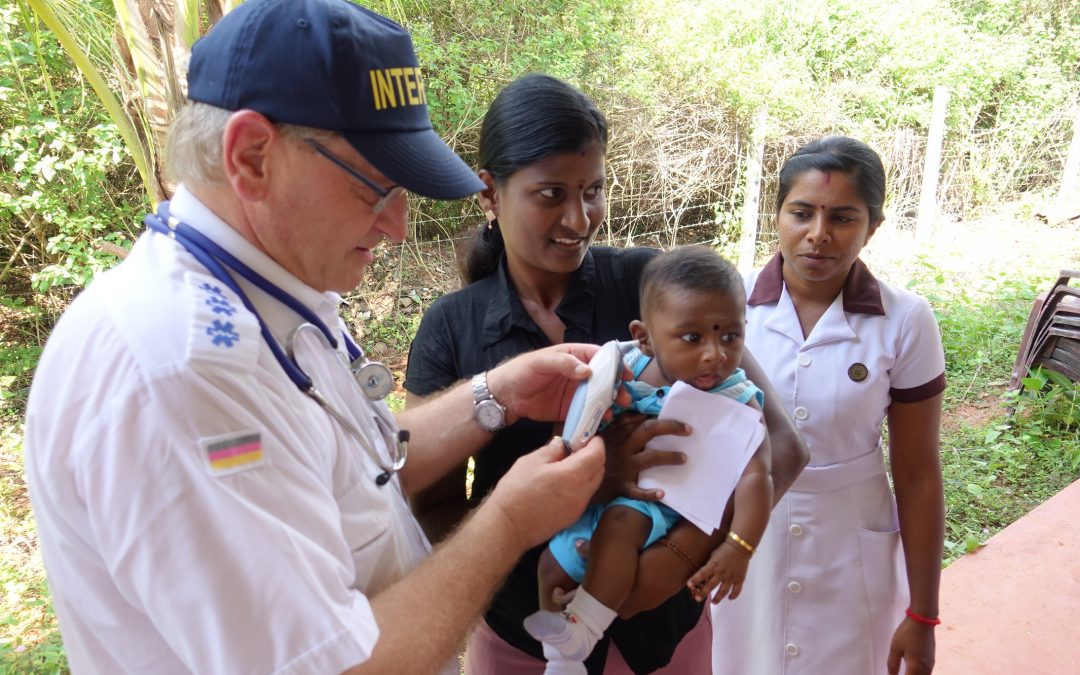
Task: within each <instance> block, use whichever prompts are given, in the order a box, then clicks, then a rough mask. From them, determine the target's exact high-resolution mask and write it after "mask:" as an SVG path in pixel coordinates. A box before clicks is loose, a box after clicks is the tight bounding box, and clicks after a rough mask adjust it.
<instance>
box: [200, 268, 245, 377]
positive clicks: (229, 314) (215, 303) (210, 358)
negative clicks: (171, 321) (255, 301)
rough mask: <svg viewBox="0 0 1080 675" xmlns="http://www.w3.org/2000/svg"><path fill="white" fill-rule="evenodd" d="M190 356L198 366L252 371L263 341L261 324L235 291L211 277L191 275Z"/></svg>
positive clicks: (207, 275)
mask: <svg viewBox="0 0 1080 675" xmlns="http://www.w3.org/2000/svg"><path fill="white" fill-rule="evenodd" d="M184 276H185V279H184V281H185V282H186V285H187V290H188V298H189V300H188V302H189V303H190V304H189V307H190V319H189V320H190V323H189V325H188V350H189V352H188V355H189V357H190V358H191V359H192V360H193V362H196V363H205V364H208V365H209V364H213V365H215V366H224V367H227V368H229V369H233V370H236V369H241V370H248V369H250V368H253V367H254V366H255V361H256V360H257V356H258V351H259V345H260V344H261V340H262V337H261V335H260V333H259V322H258V320H256V318H255V316H254V315H253V314H252V313H251V312H250V311H248V309H247V308H246V307H244V305H243V303H242V302H241V300H240V298H239V297H237V295H236V294H235V293H233V291H232V290H231V289H229V288H228V287H227V286H225V284H223V283H221V282H220V281H218V280H217V279H215V278H214V277H212V276H210V275H209V274H202V273H199V272H193V271H189V272H187V273H186V274H185V275H184Z"/></svg>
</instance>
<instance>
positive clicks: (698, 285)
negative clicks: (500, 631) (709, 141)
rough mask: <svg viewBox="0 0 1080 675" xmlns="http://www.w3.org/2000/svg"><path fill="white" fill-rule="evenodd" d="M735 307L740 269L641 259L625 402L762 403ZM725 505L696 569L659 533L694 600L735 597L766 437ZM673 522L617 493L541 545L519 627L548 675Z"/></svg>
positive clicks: (667, 512) (764, 516)
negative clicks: (715, 542) (534, 593)
mask: <svg viewBox="0 0 1080 675" xmlns="http://www.w3.org/2000/svg"><path fill="white" fill-rule="evenodd" d="M745 302H746V296H745V291H744V290H743V283H742V279H741V278H740V276H739V273H738V272H737V271H736V270H735V268H734V267H733V266H732V265H731V263H729V262H727V261H726V260H724V259H723V258H721V257H720V256H718V255H717V254H716V253H715V252H714V251H712V249H709V248H707V247H704V246H685V247H679V248H674V249H672V250H670V251H667V252H665V253H662V254H661V255H659V256H657V257H656V258H654V259H653V260H651V261H650V262H649V263H648V265H646V267H645V270H644V272H643V273H642V280H641V315H642V320H640V321H633V322H632V323H631V324H630V332H631V334H632V336H633V337H634V339H636V340H638V342H639V345H640V346H639V347H638V348H637V349H634V350H632V351H631V352H630V353H629V354H627V355H626V356H625V357H624V361H625V362H626V364H627V366H629V367H630V369H631V370H632V371H633V373H634V378H635V379H634V381H632V382H628V383H626V384H627V387H628V388H629V389H630V393H631V396H632V398H633V404H632V405H631V409H633V410H636V411H639V412H642V413H646V414H649V415H655V414H658V413H659V412H660V409H661V408H662V407H663V401H664V397H665V396H666V395H667V392H668V390H669V388H670V386H671V385H672V384H673V383H675V382H676V381H681V382H685V383H687V384H689V385H692V386H694V387H696V388H697V389H700V390H702V391H708V392H710V393H716V394H717V395H720V396H727V397H729V398H732V399H734V400H736V401H738V402H739V403H745V404H747V405H750V406H752V407H754V408H757V409H759V410H760V409H761V404H762V402H763V396H762V393H761V390H760V389H758V388H757V387H756V386H754V384H753V383H752V382H750V381H749V380H748V379H746V375H745V374H744V373H743V371H742V370H741V369H740V368H738V365H739V361H740V359H741V358H742V352H743V331H744V328H745V323H746V320H745V312H744V306H745ZM717 451H718V452H722V451H723V448H717ZM732 502H733V506H734V514H733V516H732V521H731V528H730V530H729V531H728V535H727V537H726V538H724V540H723V543H722V544H721V545H719V546H718V547H717V548H716V550H715V551H713V553H712V555H711V556H710V557H709V560H708V561H707V562H706V563H705V564H704V566H702V567H701V568H700V569H697V570H696V571H695V568H696V566H697V564H699V563H695V562H694V561H692V560H691V559H690V558H689V557H688V556H687V555H686V554H685V553H684V552H683V551H682V550H681V549H680V548H679V547H678V546H677V545H676V544H675V543H674V542H672V541H670V540H665V544H667V547H668V550H670V551H671V552H672V555H678V556H679V557H680V558H682V559H683V561H684V562H685V563H686V564H687V566H689V570H688V571H689V572H694V574H693V575H692V576H691V577H690V579H689V580H688V581H687V586H689V587H690V589H691V590H692V591H693V592H694V595H695V597H696V598H697V599H698V600H699V601H703V600H704V599H705V598H706V597H708V594H709V592H710V591H712V590H713V589H714V588H716V587H717V586H719V587H720V588H719V590H718V591H717V593H716V595H715V596H714V598H713V602H719V601H720V600H722V599H723V598H725V597H731V598H732V599H734V598H736V597H737V596H738V595H739V591H740V589H741V585H742V582H743V579H745V577H746V569H747V566H748V564H749V562H750V556H751V555H752V554H753V552H754V547H755V546H756V545H757V543H758V541H759V540H760V539H761V536H762V534H763V533H764V531H765V526H766V525H767V524H768V521H769V512H770V511H771V508H772V479H771V477H770V475H769V470H768V454H767V451H766V450H765V445H764V443H763V444H762V446H761V447H759V448H758V449H757V452H756V453H755V454H754V456H753V457H752V458H751V459H750V462H749V463H748V464H747V466H746V469H745V470H744V471H743V474H742V476H741V477H740V479H739V481H738V483H737V485H736V487H735V493H734V496H733V499H732ZM728 508H729V509H730V508H732V503H729V505H728ZM678 520H679V514H678V513H677V512H675V511H674V510H672V509H671V508H669V507H667V506H665V505H663V504H660V503H657V502H645V501H639V500H634V499H626V498H623V497H619V498H617V499H615V500H613V501H611V502H610V503H608V504H601V505H595V506H590V507H589V508H588V509H586V511H585V513H584V514H583V515H582V517H581V519H580V520H579V521H578V522H577V523H576V524H574V525H572V526H571V527H569V528H567V529H566V530H564V531H563V532H561V533H559V534H558V535H556V536H555V538H553V539H552V540H551V542H550V543H549V545H548V548H547V550H545V551H544V553H543V555H542V556H541V558H540V566H539V579H540V611H539V612H537V613H536V614H533V615H531V616H529V617H527V618H526V619H525V629H526V630H527V631H528V632H529V634H530V635H532V636H533V637H534V638H536V639H537V640H539V641H540V642H541V643H543V647H544V656H545V657H546V658H547V660H548V664H547V669H546V670H545V673H547V675H561V674H564V673H575V674H584V673H585V672H586V671H585V666H584V663H583V662H584V660H585V658H586V657H588V655H589V654H590V652H592V649H593V647H594V646H595V645H596V642H597V641H598V640H599V639H600V637H601V636H602V635H603V633H604V631H605V630H607V627H608V626H609V625H611V622H612V621H613V620H614V619H615V617H616V615H617V609H618V608H619V606H620V605H621V604H622V602H623V601H624V600H625V599H626V598H627V596H628V595H629V594H630V590H631V588H633V585H634V580H635V577H636V575H637V560H638V554H639V551H640V550H641V549H643V548H645V547H647V546H649V545H651V544H652V543H653V542H655V541H657V540H659V539H661V538H662V537H664V535H665V534H667V532H668V531H669V530H670V529H671V528H672V527H673V526H674V524H675V523H676V522H677V521H678ZM581 539H585V540H590V543H589V549H588V561H587V562H586V560H585V559H584V558H583V557H582V556H581V555H580V554H579V553H578V551H577V550H576V546H575V545H576V543H577V542H578V540H581ZM576 584H581V585H580V587H579V588H578V589H577V590H576V591H575V592H574V596H573V599H572V600H571V601H570V603H569V604H568V605H567V606H566V608H565V609H562V608H561V607H560V606H559V605H558V604H557V603H556V601H555V598H554V597H553V592H554V591H555V589H569V588H572V587H574V586H575V585H576Z"/></svg>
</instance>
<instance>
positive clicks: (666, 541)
mask: <svg viewBox="0 0 1080 675" xmlns="http://www.w3.org/2000/svg"><path fill="white" fill-rule="evenodd" d="M658 541H659V542H660V543H661V544H663V545H664V546H667V547H668V548H669V549H671V550H672V551H673V552H674V553H675V555H677V556H679V557H680V558H682V559H683V562H684V563H686V566H687V567H689V568H690V573H691V574H693V573H694V572H697V568H698V566H697V565H695V564H694V561H693V560H691V559H690V556H688V555H686V553H685V552H684V551H683V550H682V549H681V548H679V546H678V544H676V543H675V542H673V541H671V540H670V539H668V538H667V537H661V538H660V539H659V540H658Z"/></svg>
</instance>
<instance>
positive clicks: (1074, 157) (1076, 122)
mask: <svg viewBox="0 0 1080 675" xmlns="http://www.w3.org/2000/svg"><path fill="white" fill-rule="evenodd" d="M1078 178H1080V103H1077V105H1076V116H1075V117H1073V127H1072V143H1070V144H1069V154H1068V155H1066V156H1065V169H1064V171H1063V172H1062V174H1061V188H1060V189H1059V190H1058V201H1060V202H1061V203H1062V204H1064V203H1066V202H1068V201H1069V200H1071V199H1072V198H1073V196H1074V193H1075V192H1076V182H1077V179H1078Z"/></svg>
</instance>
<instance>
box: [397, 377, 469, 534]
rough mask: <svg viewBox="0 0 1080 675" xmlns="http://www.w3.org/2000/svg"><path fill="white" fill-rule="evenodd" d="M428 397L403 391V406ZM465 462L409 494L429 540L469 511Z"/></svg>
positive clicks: (452, 528)
mask: <svg viewBox="0 0 1080 675" xmlns="http://www.w3.org/2000/svg"><path fill="white" fill-rule="evenodd" d="M436 395H437V394H436ZM430 398H431V396H426V397H425V396H417V395H416V394H413V393H411V392H406V394H405V409H406V410H409V409H412V408H415V407H417V406H419V405H420V404H421V403H423V402H424V401H426V400H428V399H430ZM467 466H468V465H467V463H463V464H461V465H460V466H458V467H457V468H455V469H451V470H450V471H448V472H447V473H446V475H445V476H443V477H442V478H440V479H439V480H437V481H435V482H434V483H432V484H431V485H429V486H427V487H426V488H424V489H423V490H419V491H417V492H416V493H414V494H412V495H410V497H409V504H410V505H411V506H412V512H413V515H414V516H415V517H416V520H417V521H419V523H420V527H422V528H423V529H424V534H426V535H427V537H428V539H429V540H430V541H431V543H432V544H436V543H438V542H440V541H442V540H443V539H444V538H445V537H446V536H447V535H448V534H450V532H452V531H453V530H454V528H455V527H457V525H458V523H460V522H461V521H462V519H464V518H465V514H467V513H468V512H469V508H470V507H471V505H470V503H469V500H468V499H467V498H466V496H465V474H466V471H467Z"/></svg>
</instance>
